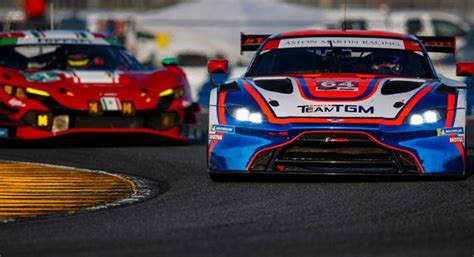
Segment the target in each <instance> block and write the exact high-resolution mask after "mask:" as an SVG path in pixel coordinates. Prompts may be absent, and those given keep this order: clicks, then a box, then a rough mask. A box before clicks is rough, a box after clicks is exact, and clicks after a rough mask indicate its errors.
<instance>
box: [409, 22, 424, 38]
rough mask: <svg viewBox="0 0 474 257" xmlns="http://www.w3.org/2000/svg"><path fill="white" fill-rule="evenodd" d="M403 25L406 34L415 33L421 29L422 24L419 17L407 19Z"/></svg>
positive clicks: (418, 32)
mask: <svg viewBox="0 0 474 257" xmlns="http://www.w3.org/2000/svg"><path fill="white" fill-rule="evenodd" d="M405 25H406V31H407V33H408V34H412V35H417V34H420V32H421V31H423V24H422V23H421V20H420V19H408V20H407V22H406V24H405Z"/></svg>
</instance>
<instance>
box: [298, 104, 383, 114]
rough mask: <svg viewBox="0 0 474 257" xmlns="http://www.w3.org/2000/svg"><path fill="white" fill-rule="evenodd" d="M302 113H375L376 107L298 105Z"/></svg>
mask: <svg viewBox="0 0 474 257" xmlns="http://www.w3.org/2000/svg"><path fill="white" fill-rule="evenodd" d="M298 108H300V110H301V113H317V112H320V113H332V112H347V113H367V114H373V113H374V106H368V107H364V106H362V105H345V104H329V105H298Z"/></svg>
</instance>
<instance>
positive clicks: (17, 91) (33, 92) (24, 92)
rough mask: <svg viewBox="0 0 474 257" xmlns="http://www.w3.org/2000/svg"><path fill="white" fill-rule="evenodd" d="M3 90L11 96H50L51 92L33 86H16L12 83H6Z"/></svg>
mask: <svg viewBox="0 0 474 257" xmlns="http://www.w3.org/2000/svg"><path fill="white" fill-rule="evenodd" d="M3 91H4V92H5V93H6V94H8V95H11V96H15V97H18V98H28V97H30V96H33V97H34V96H43V97H49V93H48V92H46V91H43V90H39V89H36V88H31V87H26V88H23V87H15V86H11V85H4V86H3Z"/></svg>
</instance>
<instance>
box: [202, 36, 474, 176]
mask: <svg viewBox="0 0 474 257" xmlns="http://www.w3.org/2000/svg"><path fill="white" fill-rule="evenodd" d="M454 49H455V41H454V38H444V37H443V38H440V37H415V36H411V35H404V34H396V33H387V32H374V31H298V32H291V33H282V34H276V35H272V36H268V35H244V34H242V42H241V50H242V51H256V54H255V55H254V57H253V60H252V62H251V64H250V65H249V67H248V70H247V71H246V73H245V74H244V75H243V76H242V77H240V78H238V79H236V80H233V81H228V82H227V83H225V84H220V85H218V84H216V83H215V88H213V89H212V90H211V96H210V109H209V145H208V168H209V172H210V175H211V177H212V178H213V179H214V180H221V179H226V178H228V177H227V175H237V174H239V175H244V176H245V175H248V174H267V173H270V174H362V175H459V176H465V174H466V153H465V151H466V150H465V132H466V131H465V116H466V115H465V114H466V89H467V86H466V85H465V84H463V83H461V82H457V81H454V80H451V79H448V78H445V77H443V76H441V75H439V74H437V73H436V71H435V70H434V68H433V65H432V63H431V60H430V58H429V56H428V52H444V53H454ZM457 68H458V70H457V71H458V75H460V76H471V75H472V74H473V73H474V65H473V64H471V63H460V64H458V67H457ZM208 70H209V72H210V73H211V78H212V74H217V73H226V72H227V70H228V62H227V61H226V60H211V61H210V62H209V65H208Z"/></svg>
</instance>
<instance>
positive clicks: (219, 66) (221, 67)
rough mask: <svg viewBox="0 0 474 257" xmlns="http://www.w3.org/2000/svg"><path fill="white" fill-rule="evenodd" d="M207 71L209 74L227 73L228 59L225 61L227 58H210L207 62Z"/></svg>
mask: <svg viewBox="0 0 474 257" xmlns="http://www.w3.org/2000/svg"><path fill="white" fill-rule="evenodd" d="M207 71H208V72H209V73H210V74H227V73H229V61H227V60H210V61H209V62H208V63H207Z"/></svg>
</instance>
